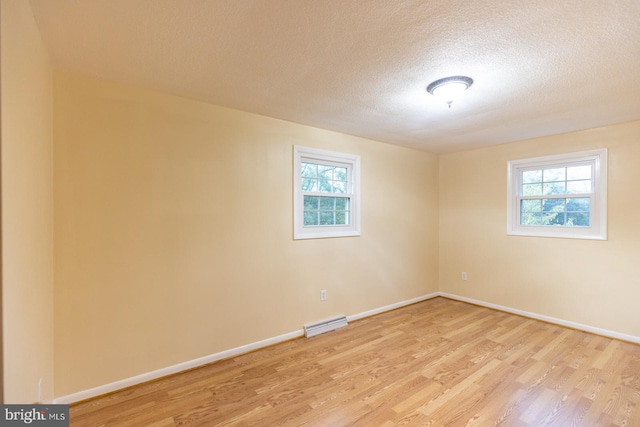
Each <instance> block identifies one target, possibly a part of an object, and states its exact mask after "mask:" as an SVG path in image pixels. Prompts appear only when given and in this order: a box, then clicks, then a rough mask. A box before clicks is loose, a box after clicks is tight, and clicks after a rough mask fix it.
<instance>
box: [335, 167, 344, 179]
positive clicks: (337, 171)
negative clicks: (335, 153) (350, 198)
mask: <svg viewBox="0 0 640 427" xmlns="http://www.w3.org/2000/svg"><path fill="white" fill-rule="evenodd" d="M333 179H335V180H338V181H346V180H347V168H335V172H334V176H333Z"/></svg>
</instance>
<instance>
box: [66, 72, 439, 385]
mask: <svg viewBox="0 0 640 427" xmlns="http://www.w3.org/2000/svg"><path fill="white" fill-rule="evenodd" d="M54 87H55V89H54V102H55V104H54V114H55V116H54V117H55V119H54V127H55V130H54V153H55V166H54V169H55V171H54V178H55V179H54V186H55V187H54V195H55V197H54V203H55V208H54V210H55V262H54V266H55V307H56V310H55V325H56V328H55V355H56V358H55V374H56V396H64V395H68V394H71V393H74V392H79V391H83V390H86V389H88V388H91V387H96V386H100V385H104V384H107V383H110V382H113V381H117V380H121V379H124V378H128V377H131V376H134V375H137V374H142V373H146V372H149V371H152V370H155V369H159V368H164V367H167V366H171V365H173V364H177V363H181V362H185V361H188V360H192V359H195V358H198V357H202V356H206V355H210V354H213V353H216V352H220V351H223V350H228V349H231V348H235V347H238V346H241V345H244V344H249V343H253V342H256V341H259V340H263V339H267V338H271V337H274V336H278V335H281V334H284V333H288V332H291V331H294V330H299V329H301V328H302V325H303V324H304V323H307V322H310V321H317V320H321V319H324V318H327V317H329V316H332V315H336V314H347V315H350V314H356V313H361V312H364V311H367V310H371V309H375V308H379V307H382V306H385V305H388V304H392V303H396V302H399V301H404V300H407V299H411V298H415V297H419V296H422V295H425V294H428V293H431V292H435V291H437V286H438V277H437V269H438V234H437V225H438V207H437V202H438V196H437V173H438V170H437V157H436V156H434V155H430V154H427V153H421V152H416V151H413V150H409V149H403V148H399V147H394V146H391V145H387V144H382V143H379V142H375V141H371V140H366V139H362V138H356V137H352V136H347V135H343V134H338V133H334V132H329V131H324V130H320V129H315V128H311V127H307V126H301V125H296V124H292V123H288V122H284V121H279V120H275V119H271V118H266V117H262V116H257V115H252V114H247V113H242V112H238V111H234V110H229V109H225V108H221V107H216V106H212V105H207V104H203V103H199V102H195V101H191V100H186V99H182V98H177V97H172V96H169V95H163V94H158V93H153V92H147V91H144V90H140V89H136V88H130V87H125V86H120V85H115V84H110V83H104V82H99V81H94V80H90V79H86V78H81V77H74V76H70V75H67V74H63V73H56V74H55V77H54ZM294 144H300V145H306V146H311V147H318V148H324V149H329V150H337V151H343V152H348V153H354V154H359V155H360V156H361V157H362V181H361V182H362V236H361V237H355V238H338V239H321V240H304V241H293V240H292V176H291V175H292V158H293V154H292V146H293V145H294ZM321 289H327V291H328V300H327V301H326V302H320V298H319V296H320V290H321Z"/></svg>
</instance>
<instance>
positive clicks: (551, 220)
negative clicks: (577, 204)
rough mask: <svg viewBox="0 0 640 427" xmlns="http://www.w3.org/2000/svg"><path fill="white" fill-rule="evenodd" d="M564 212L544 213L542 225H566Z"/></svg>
mask: <svg viewBox="0 0 640 427" xmlns="http://www.w3.org/2000/svg"><path fill="white" fill-rule="evenodd" d="M564 215H565V214H564V212H559V213H543V214H542V225H564Z"/></svg>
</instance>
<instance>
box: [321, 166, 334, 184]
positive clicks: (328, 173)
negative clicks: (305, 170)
mask: <svg viewBox="0 0 640 427" xmlns="http://www.w3.org/2000/svg"><path fill="white" fill-rule="evenodd" d="M333 169H334V167H333V166H325V165H318V177H319V178H321V179H329V180H331V179H333Z"/></svg>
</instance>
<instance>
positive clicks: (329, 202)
mask: <svg viewBox="0 0 640 427" xmlns="http://www.w3.org/2000/svg"><path fill="white" fill-rule="evenodd" d="M335 205H336V198H335V197H320V210H321V211H332V210H334V209H335Z"/></svg>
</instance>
